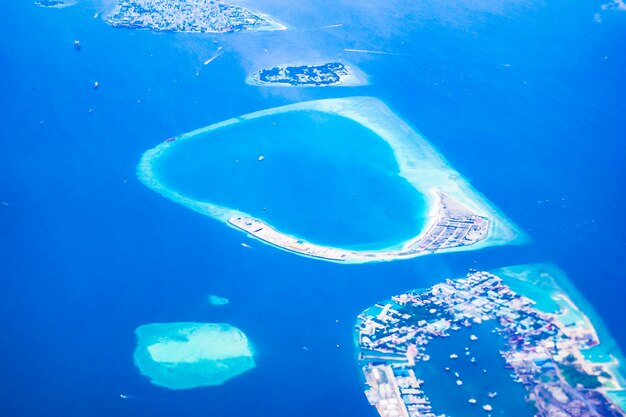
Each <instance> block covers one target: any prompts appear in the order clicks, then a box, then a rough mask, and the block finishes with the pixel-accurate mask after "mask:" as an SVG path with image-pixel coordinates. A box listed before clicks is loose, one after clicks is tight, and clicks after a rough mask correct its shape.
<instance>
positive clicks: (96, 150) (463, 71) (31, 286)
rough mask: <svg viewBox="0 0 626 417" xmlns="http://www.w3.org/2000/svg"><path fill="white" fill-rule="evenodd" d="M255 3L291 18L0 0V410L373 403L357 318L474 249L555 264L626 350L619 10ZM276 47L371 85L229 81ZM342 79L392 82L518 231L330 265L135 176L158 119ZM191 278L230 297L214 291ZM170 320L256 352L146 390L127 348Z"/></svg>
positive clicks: (323, 408) (191, 121)
mask: <svg viewBox="0 0 626 417" xmlns="http://www.w3.org/2000/svg"><path fill="white" fill-rule="evenodd" d="M97 3H100V2H97ZM485 3H489V4H492V3H493V6H489V5H486V4H485ZM259 5H262V6H263V7H262V8H263V10H264V11H267V12H268V13H270V14H272V15H273V16H275V17H276V18H278V19H279V20H280V21H283V22H285V23H287V24H288V25H292V26H293V27H294V28H295V29H296V30H292V31H290V32H276V33H247V34H227V35H223V36H222V35H220V36H216V35H208V34H207V35H197V34H196V35H193V34H168V33H152V32H147V31H130V30H122V29H114V28H111V27H110V26H107V25H106V24H105V23H104V22H103V21H102V19H101V18H96V19H94V18H93V15H94V13H95V12H97V11H101V7H100V6H96V2H95V1H94V2H90V1H85V2H82V3H79V4H78V5H76V6H73V7H69V8H66V9H61V10H53V9H45V8H41V7H38V6H35V5H34V4H32V2H29V1H20V2H16V1H14V2H8V1H7V2H2V4H1V5H0V16H2V22H3V23H2V26H1V29H0V30H1V31H2V36H0V64H1V67H2V78H1V80H0V122H1V123H0V133H1V136H0V137H1V139H0V201H1V202H2V205H0V236H1V239H0V268H1V269H0V317H1V318H2V319H1V320H0V333H1V334H2V343H1V344H0V353H1V355H2V358H3V359H4V361H3V369H2V372H0V385H1V386H2V387H3V389H2V390H1V391H0V415H3V416H29V417H30V416H59V415H63V416H68V417H73V416H76V417H78V416H81V417H82V416H86V415H88V416H103V417H105V416H106V417H108V416H112V415H128V416H151V417H154V416H172V415H177V416H182V417H185V416H206V415H211V416H227V415H230V416H251V415H272V416H277V417H278V416H290V417H291V416H294V415H300V416H322V415H324V416H357V415H358V416H372V417H373V416H376V415H377V412H376V410H375V409H374V408H372V407H370V406H369V405H368V404H367V401H366V399H365V397H364V394H363V390H362V389H363V387H362V385H361V376H360V370H359V369H358V366H357V364H356V358H355V352H354V348H353V341H352V334H353V323H354V319H355V317H356V315H357V314H358V313H359V312H360V311H363V310H364V309H365V308H367V307H368V306H370V305H372V304H373V303H375V302H376V300H380V299H384V298H385V297H388V296H389V295H392V294H397V293H401V292H403V291H405V290H406V289H408V288H418V287H427V286H429V285H432V284H434V283H436V282H439V281H441V279H442V278H444V277H447V276H450V277H454V276H459V275H461V274H463V273H465V271H466V270H467V268H469V267H473V266H477V267H479V268H483V269H489V268H495V267H500V266H505V265H511V264H517V263H528V262H537V261H552V262H554V263H556V264H557V265H558V266H560V267H561V268H563V269H564V270H565V271H566V272H567V273H568V274H569V277H570V279H571V280H572V282H573V283H574V284H575V285H576V286H577V287H578V288H579V289H580V291H581V292H582V293H583V294H584V295H585V296H586V297H587V298H588V299H589V301H590V302H591V303H592V304H593V305H594V306H595V307H596V309H597V310H598V312H599V314H600V316H601V317H603V318H604V320H605V321H606V322H607V325H608V327H609V329H610V331H611V332H612V334H613V335H614V336H615V338H616V340H617V341H618V342H619V343H621V345H622V347H626V327H625V326H623V316H624V314H625V313H626V311H625V307H624V304H623V300H624V297H625V295H626V281H624V279H623V275H624V273H623V259H622V258H623V255H622V253H623V250H622V248H623V236H622V233H620V231H621V230H624V228H625V227H626V224H625V222H624V217H623V213H622V211H623V209H622V208H623V207H624V205H625V203H626V202H625V201H624V200H625V198H626V197H625V194H624V192H623V190H624V188H625V185H626V184H625V183H626V181H625V180H626V172H625V171H624V164H623V161H624V153H625V152H624V147H625V145H624V143H625V141H624V139H625V137H624V132H626V122H625V119H624V114H626V101H625V100H624V96H626V86H625V84H624V82H623V74H624V73H626V58H625V56H624V54H623V39H626V14H625V13H622V12H619V11H601V9H600V5H601V2H564V1H556V2H543V3H542V2H538V3H527V2H517V3H514V4H513V3H508V2H507V4H504V2H480V1H460V2H457V3H455V7H449V6H448V5H449V3H445V4H442V5H440V4H439V3H432V2H402V1H390V2H375V1H366V2H356V3H355V2H347V1H343V0H342V1H330V0H322V1H317V2H292V1H289V2H287V1H283V0H275V1H266V2H262V4H261V2H260V1H259ZM596 13H601V14H602V19H601V20H602V21H601V23H598V22H597V19H594V14H596ZM337 24H343V26H341V27H334V28H332V29H317V28H320V27H323V26H327V25H337ZM75 39H80V41H81V44H82V45H83V47H82V50H81V51H80V52H77V51H76V50H74V46H73V41H74V40H75ZM214 41H216V42H217V43H214ZM219 46H223V47H224V48H223V51H224V53H223V54H222V55H221V56H220V57H219V58H218V59H216V60H215V61H213V62H212V63H211V64H210V65H207V66H203V65H202V63H203V62H204V61H205V60H206V59H208V58H210V57H211V56H213V55H214V53H215V52H216V49H217V47H219ZM345 49H367V50H375V51H381V52H385V53H386V54H368V53H355V52H347V51H345ZM293 56H296V57H300V58H302V57H305V58H306V57H311V59H315V60H317V59H318V58H322V59H330V60H339V59H342V60H343V61H342V62H348V61H350V62H349V63H350V64H352V65H357V66H358V67H359V68H361V69H362V70H363V71H364V72H365V73H366V74H368V76H369V79H370V81H371V85H370V86H364V87H358V88H340V89H338V88H323V89H297V90H294V89H287V90H285V89H264V88H260V87H255V86H249V85H246V84H244V80H245V77H246V76H247V75H248V73H249V72H250V71H252V70H258V68H259V67H260V66H262V65H266V64H267V65H276V64H280V63H283V62H291V61H292V59H291V58H292V57H293ZM95 81H98V82H99V86H100V87H99V88H98V89H97V90H95V89H93V84H94V82H95ZM353 95H369V96H375V97H378V98H380V99H382V100H383V101H385V103H387V104H388V105H389V106H390V107H391V108H392V110H394V112H396V113H397V114H398V115H400V117H402V118H403V119H404V120H406V121H407V122H408V123H410V124H412V125H413V126H414V127H415V128H417V129H418V130H420V131H421V132H422V133H423V134H424V136H425V137H427V138H428V139H429V140H430V141H432V142H433V144H434V145H435V146H436V147H438V148H439V149H440V150H441V151H442V153H443V154H444V155H445V156H446V158H448V159H449V160H450V162H451V163H452V165H453V166H454V167H455V168H456V169H458V170H459V171H460V172H461V173H462V174H463V175H465V176H466V177H467V178H468V179H469V180H470V181H471V182H472V184H473V185H474V186H475V187H476V188H477V189H478V190H479V191H480V192H482V193H483V194H484V195H485V196H486V197H487V198H488V199H490V200H491V201H492V202H493V203H494V204H495V205H496V206H497V207H498V208H499V209H500V210H502V212H503V213H505V214H506V215H507V216H509V217H510V218H511V219H512V220H513V221H515V222H516V224H518V225H519V226H520V227H521V228H523V229H524V230H525V231H527V232H528V233H529V235H530V236H531V237H532V238H533V239H534V243H533V244H531V245H528V246H524V247H499V248H490V249H484V250H480V251H475V252H464V253H454V254H446V255H433V256H426V257H421V258H416V259H413V260H410V261H402V262H392V263H384V264H369V265H350V266H346V265H337V264H332V263H326V262H321V261H318V260H313V259H307V258H303V257H299V256H296V255H293V254H290V253H286V252H282V251H279V250H276V249H275V248H271V247H268V246H266V245H262V244H256V243H254V244H253V245H252V246H253V247H252V249H251V250H250V249H246V248H243V247H241V245H240V243H241V239H242V235H241V233H240V232H238V231H236V230H233V229H229V228H226V227H224V226H223V225H222V224H220V223H219V222H216V221H212V220H211V219H209V218H207V217H205V216H201V215H198V214H197V213H195V212H192V211H191V210H188V209H186V208H185V207H182V206H180V205H177V204H174V203H172V202H170V201H168V200H166V199H164V198H162V197H161V196H160V195H158V194H157V193H155V192H153V191H151V190H149V189H148V188H146V187H144V186H143V185H141V184H140V183H139V181H138V180H137V179H136V177H135V167H136V165H137V162H138V160H139V157H140V155H141V154H142V152H144V151H145V150H146V149H149V148H151V147H153V146H154V145H155V144H156V143H158V142H160V141H162V140H164V139H166V138H168V137H170V136H174V135H176V134H179V133H181V132H187V131H190V130H193V129H196V128H198V127H202V126H206V125H209V124H211V123H215V122H218V121H221V120H225V119H228V118H231V117H235V116H238V115H241V114H245V113H249V112H253V111H257V110H261V109H265V108H271V107H275V106H279V105H284V104H289V103H294V102H300V101H304V100H313V99H322V98H331V97H343V96H353ZM90 109H92V110H93V111H92V112H91V113H90V112H89V110H90ZM267 162H269V159H268V161H267ZM285 174H287V173H285ZM207 294H220V295H222V296H225V297H227V298H228V299H230V300H231V303H230V304H229V305H228V306H224V307H220V308H215V307H210V306H207V303H206V295H207ZM171 321H196V322H203V321H204V322H228V323H231V324H233V325H234V326H237V327H238V328H240V329H241V330H243V331H244V332H245V333H246V334H247V335H248V337H249V339H250V340H251V341H252V343H253V345H254V348H255V351H256V353H257V356H256V358H255V359H256V362H257V368H255V369H254V370H252V371H250V372H247V373H245V374H244V375H241V376H239V377H237V378H235V379H233V380H231V381H229V382H227V383H226V384H224V385H223V386H220V387H211V388H202V389H195V390H189V391H170V390H166V389H162V388H158V387H156V386H153V385H151V384H150V383H149V381H148V380H147V379H146V378H144V377H142V376H141V375H139V373H138V372H137V370H136V369H135V368H134V366H133V362H132V352H133V349H134V345H135V340H134V335H133V332H134V330H135V328H136V327H137V326H139V325H142V324H145V323H151V322H171ZM337 346H338V347H337ZM303 347H306V348H307V349H303ZM120 394H124V395H127V396H130V397H129V398H125V399H124V398H120Z"/></svg>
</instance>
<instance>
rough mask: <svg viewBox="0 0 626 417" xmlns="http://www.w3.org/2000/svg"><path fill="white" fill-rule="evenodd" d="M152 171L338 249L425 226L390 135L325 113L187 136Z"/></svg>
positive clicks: (205, 198) (421, 204)
mask: <svg viewBox="0 0 626 417" xmlns="http://www.w3.org/2000/svg"><path fill="white" fill-rule="evenodd" d="M259 159H261V160H259ZM153 170H154V175H155V176H156V178H157V179H158V181H159V182H160V183H161V186H162V187H165V188H166V189H170V190H175V191H176V192H178V193H181V194H182V195H184V196H185V197H188V198H192V199H194V200H197V201H202V202H210V203H213V204H217V205H219V206H221V207H228V208H231V209H236V210H241V211H243V212H245V213H248V214H250V215H252V216H254V217H256V218H259V219H262V220H263V221H265V222H268V223H269V224H270V225H272V226H273V227H275V228H276V229H277V230H279V231H281V232H283V233H287V234H290V235H294V236H297V237H298V238H301V239H306V240H308V241H311V242H314V243H317V244H323V245H329V246H335V247H344V248H345V247H353V248H354V247H358V248H362V249H365V248H367V249H381V248H385V247H389V246H393V245H397V244H399V243H402V242H404V241H406V240H408V239H410V238H412V237H414V236H417V235H418V234H419V233H420V232H421V228H422V227H423V225H424V222H423V221H422V219H423V218H424V217H425V215H426V212H427V210H428V209H427V207H426V205H425V201H424V200H425V199H424V197H423V196H422V195H421V194H420V193H418V192H417V191H416V190H415V189H414V188H413V186H412V185H411V184H409V182H408V181H407V180H406V179H405V178H403V177H401V176H400V175H399V167H398V164H397V162H396V160H395V156H394V154H393V151H392V149H391V147H390V146H389V145H388V144H387V143H386V142H385V141H384V140H383V139H382V138H380V137H378V136H377V135H376V134H375V133H374V132H372V131H371V130H369V129H367V128H365V127H363V126H361V125H360V124H358V123H357V122H355V121H353V120H350V119H347V118H345V117H341V116H334V115H329V114H324V113H321V112H318V111H296V112H288V113H283V114H274V115H271V116H265V117H261V118H258V119H253V120H249V121H244V122H240V123H237V124H235V125H231V126H227V127H224V128H220V129H217V130H213V131H210V132H208V133H204V134H198V135H196V136H194V137H192V138H188V139H185V140H180V141H178V142H175V143H174V144H173V145H172V146H170V147H169V148H168V149H167V150H166V151H164V152H163V153H162V154H160V155H159V156H158V157H157V158H156V159H155V160H154V164H153Z"/></svg>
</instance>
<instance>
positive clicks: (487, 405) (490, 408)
mask: <svg viewBox="0 0 626 417" xmlns="http://www.w3.org/2000/svg"><path fill="white" fill-rule="evenodd" d="M483 410H485V411H491V410H493V407H492V406H490V405H489V404H485V405H483Z"/></svg>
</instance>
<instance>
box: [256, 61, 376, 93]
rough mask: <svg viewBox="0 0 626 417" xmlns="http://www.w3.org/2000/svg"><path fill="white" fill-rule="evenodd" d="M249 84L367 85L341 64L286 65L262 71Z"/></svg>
mask: <svg viewBox="0 0 626 417" xmlns="http://www.w3.org/2000/svg"><path fill="white" fill-rule="evenodd" d="M246 82H247V83H248V84H253V85H263V86H283V87H329V86H355V85H364V84H366V82H365V80H364V77H363V76H362V75H361V74H360V73H359V72H358V71H356V70H355V69H353V68H351V67H349V66H346V65H344V64H342V63H341V62H330V63H325V64H320V65H284V66H276V67H273V68H268V69H262V70H260V71H258V72H255V73H254V74H252V75H251V76H250V77H248V79H247V80H246Z"/></svg>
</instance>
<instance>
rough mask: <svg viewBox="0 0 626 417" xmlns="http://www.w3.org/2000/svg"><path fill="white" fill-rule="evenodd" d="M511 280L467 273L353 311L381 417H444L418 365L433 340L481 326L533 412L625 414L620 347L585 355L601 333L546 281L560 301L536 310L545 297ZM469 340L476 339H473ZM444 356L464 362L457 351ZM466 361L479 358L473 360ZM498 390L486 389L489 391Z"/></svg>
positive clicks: (606, 339)
mask: <svg viewBox="0 0 626 417" xmlns="http://www.w3.org/2000/svg"><path fill="white" fill-rule="evenodd" d="M531 267H532V266H531ZM513 279H514V278H512V277H511V276H507V277H506V278H504V279H503V278H501V277H500V276H497V275H494V274H491V273H488V272H479V271H476V270H471V271H470V272H469V273H468V274H467V276H466V277H465V278H462V279H447V280H446V281H445V282H443V283H440V284H437V285H434V286H432V287H431V288H428V289H426V290H421V291H411V292H407V293H404V294H400V295H396V296H393V297H392V298H391V299H390V300H387V301H383V302H380V303H378V304H376V305H375V306H373V307H371V308H369V309H368V310H366V311H365V312H363V313H361V314H360V315H359V317H358V320H357V324H356V343H357V350H358V359H359V363H360V366H361V368H362V371H363V373H364V377H365V384H366V392H365V394H366V396H367V399H368V401H369V402H370V404H371V405H373V406H375V407H376V409H377V410H378V412H379V414H380V415H381V416H382V417H392V416H404V417H418V416H419V417H435V416H437V415H440V414H441V413H442V411H441V410H437V409H435V407H434V406H433V404H432V403H431V400H430V399H429V395H428V393H429V390H433V389H436V388H437V381H433V380H428V379H421V378H420V370H421V368H422V367H424V366H426V362H427V361H429V359H430V356H429V353H430V354H432V353H433V352H430V351H429V344H431V343H434V341H436V339H441V338H447V337H449V336H450V335H451V334H452V333H454V332H459V331H462V329H464V328H469V329H473V328H476V327H477V326H479V325H480V326H485V325H486V326H493V330H492V331H493V332H497V334H498V335H499V336H500V338H501V339H502V342H503V345H502V346H504V347H503V348H502V349H501V350H500V354H501V355H502V357H503V358H504V361H505V363H506V366H505V368H509V369H510V371H511V376H512V377H513V378H514V381H515V382H517V383H519V384H521V385H522V386H523V387H524V388H525V392H526V398H525V400H526V402H527V404H528V406H529V411H530V412H531V414H534V415H537V416H573V417H577V416H580V417H582V416H612V417H617V416H624V415H625V414H624V409H623V407H624V404H623V401H622V402H621V403H620V398H623V397H621V396H622V395H623V394H624V392H625V391H624V388H623V387H624V385H623V384H624V378H623V374H620V368H619V361H618V359H617V357H618V356H619V357H620V358H621V355H620V354H619V352H614V355H615V356H614V355H613V354H611V355H608V356H610V360H609V361H596V360H595V359H592V358H590V357H589V355H587V354H586V352H588V351H592V350H593V349H596V348H597V347H598V346H599V344H600V338H599V336H598V334H597V332H596V330H595V329H594V326H593V325H592V324H591V322H590V320H589V319H588V318H587V316H585V315H584V314H583V313H582V312H581V311H580V310H579V309H578V307H577V306H576V304H575V303H574V302H573V301H572V299H570V298H569V297H568V296H567V295H566V294H563V293H560V292H559V291H560V288H558V287H552V288H553V290H555V291H554V292H551V293H549V295H547V296H548V297H550V298H551V300H552V301H550V300H548V301H549V302H556V303H557V304H558V305H559V306H560V307H559V309H558V310H557V311H551V312H546V311H542V310H540V309H539V308H538V307H537V306H539V305H541V304H542V303H536V302H535V301H534V300H531V299H530V298H527V297H526V296H524V295H522V294H519V293H516V292H515V291H513V290H512V289H511V287H510V286H509V285H507V283H506V282H507V280H513ZM513 284H514V283H512V286H518V287H519V285H517V283H515V285H513ZM562 300H567V304H562V303H561V301H562ZM563 306H567V307H563ZM572 317H575V318H574V319H572ZM470 340H473V341H475V340H477V337H476V336H475V335H472V336H471V337H470ZM611 340H612V339H610V336H608V334H606V335H603V337H602V341H603V344H605V343H606V344H610V343H611ZM470 343H474V342H470ZM467 349H469V348H467V347H466V350H467ZM466 354H468V355H469V351H467V352H466ZM450 359H451V361H454V360H456V361H457V362H458V361H460V360H461V358H460V356H458V355H456V354H451V355H450ZM471 360H472V362H475V360H474V358H473V357H472V358H471ZM484 371H485V372H486V370H484ZM446 372H448V373H449V372H450V368H448V367H446V368H445V369H441V373H442V374H445V373H446ZM455 374H456V377H457V381H456V382H457V385H459V386H462V385H463V382H462V381H461V380H460V378H459V374H458V373H456V372H455ZM431 392H432V391H431ZM496 394H497V393H495V392H494V393H489V397H494V396H495V395H496ZM440 405H441V404H440ZM467 407H482V409H483V410H484V411H485V412H487V413H488V412H491V411H492V410H493V411H494V413H496V411H498V412H499V413H502V410H495V409H494V407H493V406H492V405H491V404H489V403H487V402H484V403H478V402H477V400H476V399H475V398H469V400H468V402H467ZM505 414H506V413H505ZM531 414H529V415H531Z"/></svg>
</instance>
